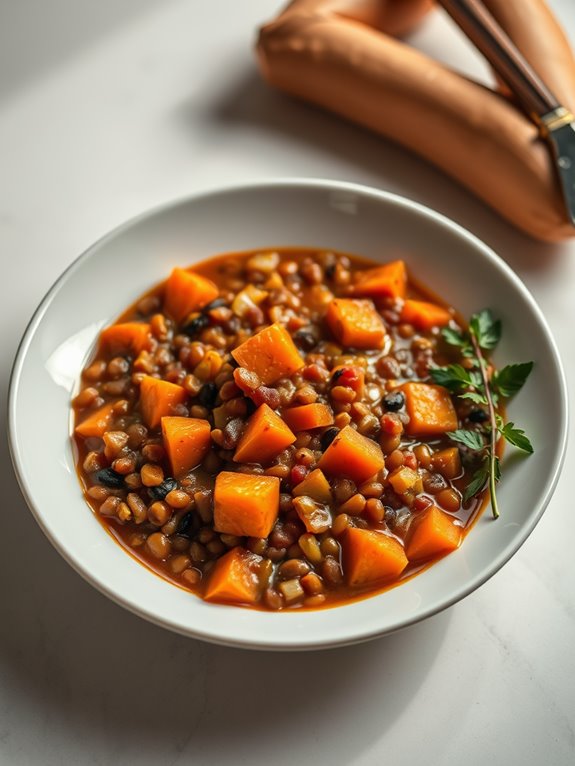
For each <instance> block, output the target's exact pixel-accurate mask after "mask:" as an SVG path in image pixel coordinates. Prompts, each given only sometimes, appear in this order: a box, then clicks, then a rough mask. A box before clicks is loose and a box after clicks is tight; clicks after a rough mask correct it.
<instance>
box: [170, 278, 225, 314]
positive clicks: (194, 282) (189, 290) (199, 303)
mask: <svg viewBox="0 0 575 766" xmlns="http://www.w3.org/2000/svg"><path fill="white" fill-rule="evenodd" d="M218 295H219V290H218V288H217V287H216V285H215V284H214V283H213V282H212V281H210V280H209V279H206V278H205V277H202V276H200V275H199V274H195V273H194V272H193V271H186V270H185V269H179V268H177V267H176V268H175V269H174V270H173V271H172V273H171V274H170V276H169V277H168V280H167V282H166V288H165V293H164V309H165V311H166V312H167V313H168V314H169V315H170V316H171V317H173V318H174V319H175V320H176V322H181V321H182V320H183V319H185V318H186V317H187V315H188V314H190V313H191V312H192V311H198V310H199V309H201V308H203V307H204V306H206V305H207V304H208V303H210V302H211V301H213V300H215V299H216V298H217V297H218Z"/></svg>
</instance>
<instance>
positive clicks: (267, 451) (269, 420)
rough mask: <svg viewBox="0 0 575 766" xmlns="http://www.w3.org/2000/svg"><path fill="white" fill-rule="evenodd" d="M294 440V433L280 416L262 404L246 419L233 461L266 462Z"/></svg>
mask: <svg viewBox="0 0 575 766" xmlns="http://www.w3.org/2000/svg"><path fill="white" fill-rule="evenodd" d="M294 442H295V434H293V433H292V432H291V431H290V429H289V428H288V426H286V424H285V423H284V422H283V420H282V419H281V418H280V416H279V415H276V413H275V412H274V411H273V410H272V409H271V407H268V405H267V404H262V405H261V406H260V407H258V408H257V410H256V411H255V412H254V414H253V415H252V416H251V418H250V419H249V421H248V425H247V428H246V430H245V431H244V433H243V434H242V436H241V438H240V440H239V442H238V446H237V448H236V452H235V454H234V461H235V462H236V463H267V462H269V461H270V460H271V459H272V458H274V457H275V456H276V455H277V454H278V453H280V452H281V451H282V450H283V449H285V448H286V447H289V445H290V444H293V443H294Z"/></svg>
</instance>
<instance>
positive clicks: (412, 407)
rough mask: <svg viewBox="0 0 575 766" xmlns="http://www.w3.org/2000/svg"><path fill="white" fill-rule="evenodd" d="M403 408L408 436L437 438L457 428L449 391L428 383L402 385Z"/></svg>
mask: <svg viewBox="0 0 575 766" xmlns="http://www.w3.org/2000/svg"><path fill="white" fill-rule="evenodd" d="M401 391H403V393H404V395H405V408H406V411H407V414H408V415H409V423H407V425H406V426H405V431H406V433H408V434H409V435H410V436H414V435H419V436H439V435H440V434H444V433H446V431H454V430H455V429H456V428H457V414H456V412H455V409H454V407H453V402H452V401H451V396H450V395H449V391H448V390H447V389H446V388H444V387H443V386H436V385H432V384H430V383H414V382H413V383H412V382H410V383H404V384H403V386H401Z"/></svg>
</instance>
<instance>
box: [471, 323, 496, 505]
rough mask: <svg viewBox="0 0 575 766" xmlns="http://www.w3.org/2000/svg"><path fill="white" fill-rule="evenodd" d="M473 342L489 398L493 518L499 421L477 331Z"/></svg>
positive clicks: (490, 476)
mask: <svg viewBox="0 0 575 766" xmlns="http://www.w3.org/2000/svg"><path fill="white" fill-rule="evenodd" d="M470 337H471V343H472V344H473V350H474V351H475V355H476V357H477V360H478V362H479V369H480V371H481V378H482V380H483V388H484V391H485V398H486V400H487V410H488V412H489V424H490V426H491V433H490V435H489V448H488V449H489V455H488V459H489V495H490V497H491V511H492V513H493V518H494V519H498V518H499V507H498V505H497V494H496V492H495V485H496V482H497V467H496V458H497V452H496V449H497V422H496V420H495V407H494V405H493V399H492V397H491V389H490V387H489V379H488V377H487V364H486V362H485V359H484V358H483V354H482V352H481V348H480V347H479V343H478V342H477V338H476V337H475V333H473V332H472V333H470Z"/></svg>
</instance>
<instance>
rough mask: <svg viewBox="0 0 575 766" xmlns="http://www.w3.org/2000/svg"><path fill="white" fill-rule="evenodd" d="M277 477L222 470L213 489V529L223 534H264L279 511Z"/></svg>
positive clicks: (278, 483) (250, 535) (254, 535)
mask: <svg viewBox="0 0 575 766" xmlns="http://www.w3.org/2000/svg"><path fill="white" fill-rule="evenodd" d="M279 504H280V480H279V479H278V478H277V477H276V476H254V475H251V474H245V473H233V472H231V471H222V472H221V473H219V474H218V477H217V479H216V486H215V489H214V529H215V530H216V532H222V533H224V534H227V535H239V536H244V535H245V536H247V537H267V536H268V535H269V533H270V532H271V531H272V527H273V525H274V523H275V520H276V518H277V515H278V512H279Z"/></svg>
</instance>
